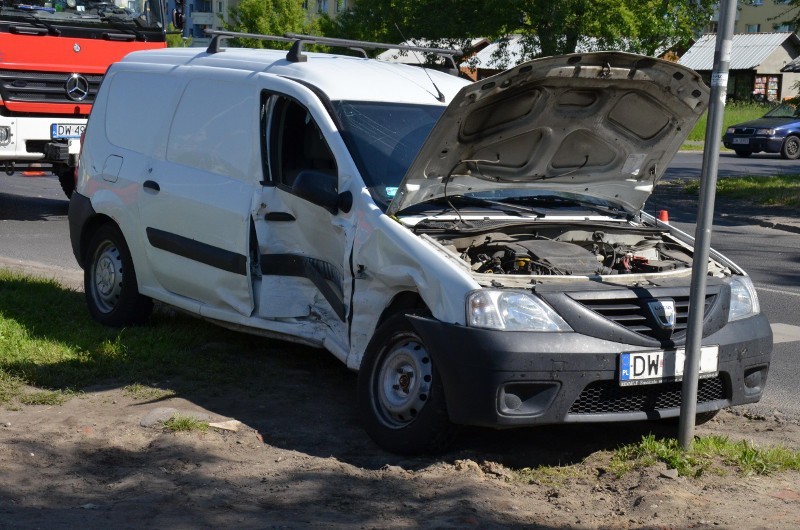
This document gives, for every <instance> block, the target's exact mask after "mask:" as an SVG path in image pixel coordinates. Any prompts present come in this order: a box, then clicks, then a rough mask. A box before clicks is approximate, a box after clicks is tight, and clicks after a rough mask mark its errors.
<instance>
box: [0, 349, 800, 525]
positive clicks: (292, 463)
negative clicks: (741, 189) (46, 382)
mask: <svg viewBox="0 0 800 530" xmlns="http://www.w3.org/2000/svg"><path fill="white" fill-rule="evenodd" d="M208 347H209V348H216V347H218V348H223V349H224V347H225V345H213V344H212V345H209V346H208ZM229 353H230V355H231V356H232V357H231V358H232V359H234V358H235V357H233V356H235V355H236V353H237V352H229ZM258 362H259V363H265V364H266V367H267V372H268V373H271V374H273V375H272V376H271V377H269V378H266V380H264V381H263V384H260V385H259V386H258V387H257V388H254V387H253V385H248V384H242V385H227V386H223V387H214V386H200V387H197V386H192V385H184V384H182V382H181V381H160V382H151V383H152V384H153V385H154V386H157V387H160V388H163V389H168V390H174V391H176V392H177V393H176V395H174V396H170V397H165V398H160V399H151V400H147V399H135V398H133V397H131V396H130V395H129V394H130V393H129V392H125V391H124V389H123V388H121V385H114V384H113V383H110V384H109V385H107V386H106V387H103V388H88V389H85V391H84V392H83V393H82V394H80V395H78V396H76V397H74V398H72V399H71V400H69V401H68V402H67V403H65V404H63V405H60V406H21V407H20V408H18V409H17V410H11V409H9V408H0V527H1V528H43V529H54V528H78V527H80V528H206V527H209V528H210V527H214V528H221V527H238V528H270V527H272V528H277V527H290V528H293V527H300V528H304V527H362V528H382V527H434V528H464V527H516V526H520V527H527V528H642V527H645V528H711V527H718V528H737V529H738V528H769V529H773V528H798V527H800V473H781V474H777V475H774V476H769V477H754V476H750V477H742V476H739V475H737V474H735V473H729V474H727V475H725V476H718V475H714V474H705V475H703V476H701V477H700V478H683V477H680V478H674V477H673V475H672V474H671V473H669V472H668V471H667V470H666V467H665V466H661V467H653V468H649V469H646V470H644V471H635V472H631V473H629V474H627V475H625V476H624V477H623V478H616V477H615V476H614V475H613V474H612V473H610V472H608V455H607V453H599V452H598V451H601V450H604V449H613V448H615V447H618V446H620V445H621V444H625V443H633V442H636V441H638V440H639V439H640V438H641V436H642V435H643V434H645V433H647V432H650V430H651V429H653V428H654V427H655V428H656V429H660V430H657V431H655V432H656V434H659V435H668V434H672V435H674V434H675V431H674V427H668V426H664V425H662V424H655V425H653V424H649V425H642V424H629V425H624V426H619V425H594V426H589V425H583V426H576V425H573V426H560V427H540V428H536V429H525V430H512V431H490V430H481V429H466V430H464V431H463V432H462V433H461V435H460V437H459V439H458V440H457V443H456V445H455V447H454V448H453V450H452V451H451V452H449V453H447V454H444V455H440V456H438V457H425V458H403V457H397V456H394V455H391V454H388V453H385V452H383V451H381V450H380V449H378V448H377V447H376V446H375V445H374V444H373V443H372V442H371V441H370V440H369V438H368V437H367V436H366V435H365V434H364V432H363V431H362V429H361V427H360V425H359V421H358V417H357V413H356V406H355V380H356V378H355V375H354V374H352V373H350V372H348V371H347V370H346V369H345V368H343V367H342V366H341V365H339V364H338V363H337V362H336V361H335V360H334V359H333V358H332V356H330V355H327V354H325V353H324V352H322V351H318V350H314V349H311V348H302V347H301V348H298V347H296V346H290V345H286V344H284V343H281V342H277V341H265V348H264V351H263V356H261V357H260V358H259V360H258ZM271 368H274V370H272V371H270V369H271ZM174 411H178V412H180V413H181V414H183V415H189V414H195V415H197V416H198V417H200V418H201V419H207V420H210V421H212V422H216V421H224V420H231V419H235V420H238V421H239V422H241V425H240V427H239V429H238V431H237V432H233V431H227V430H222V429H217V428H211V429H209V430H208V431H206V432H198V431H194V432H184V433H172V432H168V431H165V430H164V429H163V426H162V425H161V424H159V423H158V422H157V420H158V419H159V418H162V419H163V417H166V416H168V415H170V414H171V413H173V412H174ZM165 415H166V416H165ZM670 429H672V430H670ZM697 433H698V434H702V435H706V434H711V433H717V434H724V435H727V436H728V437H730V438H731V439H742V438H743V439H747V440H751V441H753V442H755V443H756V444H758V445H759V446H762V447H764V446H768V445H773V444H778V443H782V444H784V445H787V446H790V447H792V448H795V449H800V424H798V423H797V422H796V421H795V420H793V419H787V418H784V417H783V416H781V415H780V414H776V415H770V417H764V416H755V415H754V414H753V413H751V412H748V411H747V410H746V409H736V410H734V411H726V412H724V413H722V414H721V415H719V416H718V417H717V418H716V419H715V420H713V421H712V422H710V423H709V424H706V425H705V426H702V427H699V428H698V431H697ZM542 464H549V465H555V464H560V465H564V466H566V465H573V464H577V466H576V467H575V468H574V469H572V470H571V472H570V473H569V476H568V477H567V478H562V479H553V480H542V481H539V482H534V483H530V481H523V480H519V479H518V478H517V477H518V475H516V474H515V472H516V471H518V470H520V469H523V468H526V467H535V466H539V465H542Z"/></svg>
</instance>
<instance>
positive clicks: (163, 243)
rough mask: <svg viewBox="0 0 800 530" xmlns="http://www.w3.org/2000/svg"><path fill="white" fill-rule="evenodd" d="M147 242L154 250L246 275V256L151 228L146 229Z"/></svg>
mask: <svg viewBox="0 0 800 530" xmlns="http://www.w3.org/2000/svg"><path fill="white" fill-rule="evenodd" d="M147 240H148V241H149V242H150V244H151V245H152V246H154V247H155V248H158V249H161V250H165V251H167V252H171V253H173V254H177V255H178V256H182V257H184V258H187V259H190V260H193V261H199V262H200V263H204V264H206V265H209V266H211V267H215V268H217V269H222V270H224V271H227V272H232V273H234V274H241V275H242V276H245V275H246V274H247V256H244V255H242V254H237V253H236V252H231V251H230V250H225V249H222V248H219V247H215V246H213V245H208V244H206V243H201V242H200V241H195V240H194V239H189V238H188V237H183V236H179V235H178V234H173V233H171V232H165V231H164V230H159V229H158V228H152V227H147Z"/></svg>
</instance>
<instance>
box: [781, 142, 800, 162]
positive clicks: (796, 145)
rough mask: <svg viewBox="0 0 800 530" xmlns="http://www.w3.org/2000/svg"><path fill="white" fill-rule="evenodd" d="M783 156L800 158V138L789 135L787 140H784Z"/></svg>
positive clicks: (789, 158) (790, 158) (788, 158)
mask: <svg viewBox="0 0 800 530" xmlns="http://www.w3.org/2000/svg"><path fill="white" fill-rule="evenodd" d="M781 157H783V158H786V159H787V160H797V159H798V158H800V138H798V137H797V136H788V137H787V138H786V140H784V141H783V146H782V147H781Z"/></svg>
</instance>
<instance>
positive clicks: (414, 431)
mask: <svg viewBox="0 0 800 530" xmlns="http://www.w3.org/2000/svg"><path fill="white" fill-rule="evenodd" d="M358 408H359V412H360V414H361V416H362V419H363V422H364V428H365V429H366V431H367V434H369V436H370V437H371V438H372V439H373V440H374V441H375V442H376V443H377V444H378V445H379V446H381V447H382V448H384V449H386V450H387V451H391V452H393V453H398V454H420V453H430V452H440V451H443V450H444V449H446V448H447V446H448V445H449V444H450V443H451V442H452V440H453V438H454V437H455V434H456V427H455V426H454V425H453V424H452V423H450V419H449V417H448V415H447V403H446V401H445V395H444V387H443V386H442V382H441V379H440V378H439V374H438V372H437V371H436V365H435V363H434V359H433V358H432V357H431V354H430V352H429V351H428V349H427V348H426V346H425V343H424V342H423V341H422V338H421V337H420V336H419V335H418V334H417V332H416V331H415V330H414V328H413V326H412V325H411V323H410V322H409V321H408V318H407V317H406V315H405V314H402V313H401V314H397V315H394V316H392V317H390V318H389V319H387V320H386V322H384V323H383V324H382V325H381V327H380V328H378V330H377V332H376V333H375V335H374V336H373V338H372V340H371V341H370V343H369V346H368V347H367V352H366V354H365V355H364V360H363V361H362V363H361V369H360V371H359V373H358Z"/></svg>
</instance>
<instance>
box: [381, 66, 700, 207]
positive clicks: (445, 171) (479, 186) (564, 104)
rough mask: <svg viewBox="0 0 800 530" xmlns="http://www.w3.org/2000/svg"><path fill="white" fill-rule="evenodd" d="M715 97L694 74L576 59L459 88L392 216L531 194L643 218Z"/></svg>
mask: <svg viewBox="0 0 800 530" xmlns="http://www.w3.org/2000/svg"><path fill="white" fill-rule="evenodd" d="M708 98H709V89H708V87H707V86H706V85H705V84H704V83H703V81H702V80H701V78H700V76H699V75H698V74H697V73H695V72H694V71H693V70H690V69H688V68H685V67H683V66H680V65H678V64H676V63H671V62H668V61H663V60H659V59H654V58H652V57H645V56H641V55H633V54H628V53H621V52H597V53H587V54H574V55H566V56H561V57H548V58H543V59H536V60H533V61H530V62H528V63H525V64H522V65H519V66H516V67H514V68H512V69H510V70H507V71H505V72H503V73H500V74H498V75H495V76H493V77H490V78H488V79H484V80H481V81H478V82H476V83H473V84H471V85H467V86H465V87H464V88H463V89H461V91H459V93H458V94H457V95H456V96H455V98H454V99H453V101H452V102H450V104H449V105H448V107H447V109H446V110H445V112H444V114H443V115H442V116H441V118H440V119H439V121H438V122H437V124H436V126H435V127H434V128H433V130H432V131H431V134H430V135H429V136H428V139H427V140H426V142H425V144H424V145H423V146H422V148H421V149H420V151H419V154H418V155H417V157H416V159H415V160H414V162H413V163H412V164H411V167H410V168H409V170H408V172H407V173H406V176H405V178H404V180H403V182H402V184H401V186H400V188H399V189H398V191H397V194H396V196H395V197H394V199H393V201H392V203H391V204H390V205H389V209H388V212H387V213H389V214H394V213H397V212H398V211H400V210H403V209H404V208H407V207H409V206H412V205H414V204H417V203H420V202H423V201H427V200H430V199H435V198H439V197H444V196H445V195H448V196H452V195H459V194H462V195H463V194H468V193H480V192H482V193H486V192H492V191H497V190H526V189H527V190H553V191H564V192H570V193H577V194H581V195H589V196H592V197H596V198H599V199H604V200H607V201H609V202H612V203H614V204H617V205H619V206H621V207H622V208H625V209H626V210H628V211H638V210H640V209H641V208H642V206H643V205H644V203H645V201H646V200H647V198H648V197H649V195H650V193H652V189H653V186H654V185H655V184H656V183H657V182H658V179H659V178H660V177H661V175H662V174H663V173H664V170H665V169H666V166H667V164H668V163H669V161H670V160H671V159H672V157H673V156H674V155H675V153H676V152H677V150H678V149H679V148H680V146H681V144H682V143H683V141H684V140H685V138H686V136H687V135H688V134H689V132H690V131H691V129H692V127H693V126H694V124H695V122H696V121H697V120H698V119H699V118H700V116H701V115H702V114H703V112H704V111H705V109H706V106H707V105H708Z"/></svg>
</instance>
